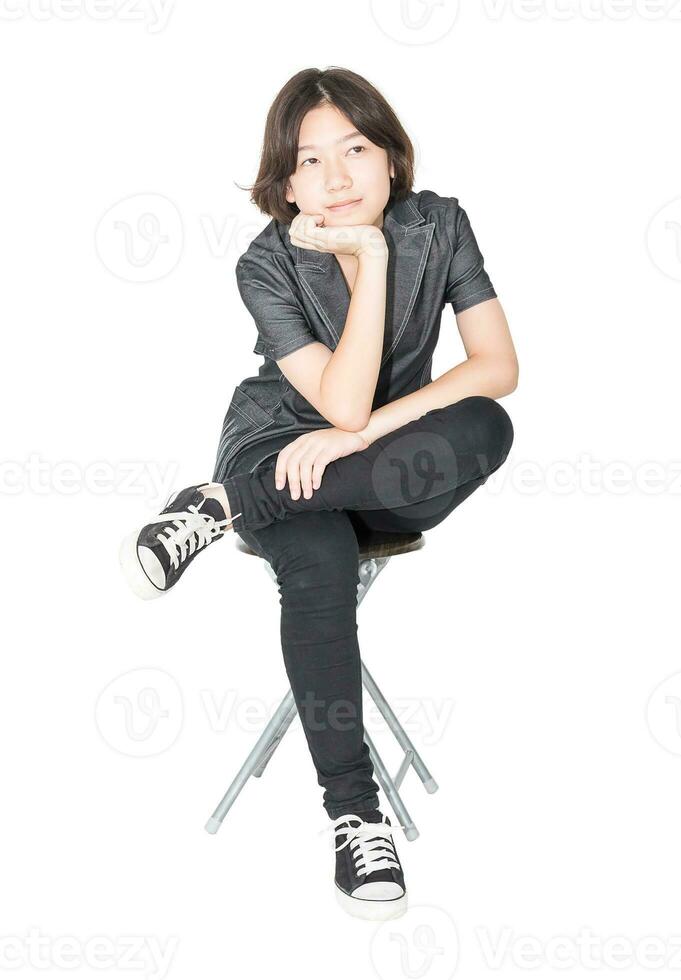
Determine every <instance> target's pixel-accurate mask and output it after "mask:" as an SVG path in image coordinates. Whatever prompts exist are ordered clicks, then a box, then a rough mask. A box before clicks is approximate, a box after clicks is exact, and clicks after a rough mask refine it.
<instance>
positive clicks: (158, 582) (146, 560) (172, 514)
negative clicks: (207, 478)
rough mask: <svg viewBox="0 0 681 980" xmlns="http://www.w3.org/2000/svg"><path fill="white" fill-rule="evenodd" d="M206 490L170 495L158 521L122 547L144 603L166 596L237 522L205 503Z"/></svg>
mask: <svg viewBox="0 0 681 980" xmlns="http://www.w3.org/2000/svg"><path fill="white" fill-rule="evenodd" d="M206 486H208V484H207V483H200V484H198V486H194V487H186V488H185V489H184V490H179V491H177V492H174V493H171V495H170V496H169V497H168V500H167V501H166V505H165V507H164V508H163V510H162V511H161V513H160V514H159V516H158V517H157V518H156V520H154V521H152V523H151V524H145V526H144V527H143V528H142V530H141V531H140V530H135V531H132V532H131V533H130V534H129V535H128V536H127V537H126V538H125V539H124V540H123V542H122V543H121V547H120V551H119V556H118V557H119V561H120V564H121V568H122V569H123V573H124V574H125V577H126V578H127V580H128V584H129V585H130V588H131V589H132V590H133V592H135V594H136V595H138V596H140V598H142V599H155V598H156V597H157V596H160V595H164V593H166V592H168V591H169V590H170V589H171V588H172V587H173V585H175V583H176V582H177V581H178V579H179V578H180V576H181V575H182V573H183V572H184V570H185V569H186V568H187V566H188V565H189V563H190V562H191V561H192V560H193V559H194V558H195V557H196V556H197V555H198V554H199V551H200V550H205V548H206V547H207V545H209V544H212V542H213V541H217V539H218V538H222V537H224V532H225V530H226V529H227V528H228V527H230V526H231V523H232V521H233V520H234V518H236V517H239V514H233V515H232V517H230V518H227V517H226V515H225V511H224V508H223V506H222V504H221V503H220V501H219V500H215V498H214V497H204V495H203V494H202V493H201V487H206Z"/></svg>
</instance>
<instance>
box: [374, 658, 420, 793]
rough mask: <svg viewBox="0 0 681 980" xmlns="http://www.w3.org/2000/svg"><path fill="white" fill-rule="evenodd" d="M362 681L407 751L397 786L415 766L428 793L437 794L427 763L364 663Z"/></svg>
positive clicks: (396, 780) (399, 771)
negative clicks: (410, 767) (411, 767)
mask: <svg viewBox="0 0 681 980" xmlns="http://www.w3.org/2000/svg"><path fill="white" fill-rule="evenodd" d="M362 680H363V682H364V686H365V687H366V689H367V691H368V692H369V694H370V695H371V697H372V698H373V700H374V703H375V705H376V707H377V708H378V710H379V711H380V712H381V714H382V715H383V717H384V718H385V720H386V722H387V723H388V726H389V727H390V730H391V731H392V733H393V735H394V736H395V738H396V739H397V741H398V742H399V744H400V746H401V748H403V749H404V751H405V756H404V760H403V761H402V765H401V766H400V768H399V770H398V772H397V775H396V776H395V786H399V785H400V783H401V782H402V780H403V779H404V774H405V773H406V771H407V769H408V768H409V766H413V767H414V769H415V770H416V772H417V773H418V774H419V776H420V777H421V782H422V783H423V785H424V787H425V789H426V791H427V792H428V793H435V792H436V790H437V789H438V785H437V783H436V782H435V780H434V779H433V777H432V776H431V774H430V772H429V771H428V767H427V766H426V764H425V762H424V761H423V759H422V758H421V756H420V755H419V754H418V752H417V751H416V749H415V748H414V745H413V743H412V741H411V739H410V738H409V736H408V735H407V733H406V732H405V730H404V728H403V727H402V725H401V724H400V721H399V719H398V718H397V716H396V715H395V712H394V711H393V709H392V708H391V707H390V705H389V704H388V702H387V701H386V699H385V698H384V697H383V694H382V693H381V691H380V690H379V688H378V685H377V684H376V681H375V680H374V679H373V677H372V676H371V674H370V673H369V671H368V670H367V668H366V665H365V664H364V661H362Z"/></svg>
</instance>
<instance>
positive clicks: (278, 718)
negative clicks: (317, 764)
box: [206, 689, 296, 834]
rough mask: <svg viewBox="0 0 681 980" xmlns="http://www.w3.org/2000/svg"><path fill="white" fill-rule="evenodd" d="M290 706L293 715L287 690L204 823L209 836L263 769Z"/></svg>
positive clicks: (282, 728) (273, 748)
mask: <svg viewBox="0 0 681 980" xmlns="http://www.w3.org/2000/svg"><path fill="white" fill-rule="evenodd" d="M291 705H293V709H294V710H293V713H295V711H296V703H295V700H294V698H293V691H291V690H290V689H289V691H288V693H287V694H286V695H285V696H284V699H283V701H282V702H281V704H280V705H279V707H278V708H277V710H276V711H275V713H274V714H273V715H272V718H271V719H270V721H269V722H268V724H267V727H266V728H265V730H264V732H263V733H262V735H261V736H260V738H259V739H258V741H257V742H256V743H255V745H254V747H253V748H252V750H251V751H250V752H249V754H248V757H247V759H246V761H245V762H244V764H243V765H242V767H241V769H239V771H238V773H237V774H236V776H235V777H234V779H233V781H232V784H231V786H230V787H229V789H228V790H227V792H226V793H225V795H224V796H223V797H222V799H221V800H220V802H219V803H218V805H217V807H216V808H215V810H214V811H213V814H212V816H211V817H210V819H209V820H208V822H207V823H206V830H207V831H208V833H209V834H215V833H217V831H218V830H219V829H220V825H221V823H222V821H223V820H224V819H225V814H226V813H227V811H228V810H229V808H230V807H231V805H232V803H234V800H235V799H236V798H237V796H238V795H239V793H240V792H241V790H242V789H243V787H244V784H245V782H246V780H247V779H248V777H249V776H252V775H254V774H255V771H256V770H257V769H259V768H260V767H261V766H262V767H263V768H264V765H263V762H266V761H267V759H268V758H269V757H270V756H271V754H272V752H274V750H275V748H276V747H277V745H278V744H279V742H280V741H281V738H282V737H283V735H284V732H285V731H286V728H288V724H287V721H288V719H289V716H291V717H292V712H291Z"/></svg>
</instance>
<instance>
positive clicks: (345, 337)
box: [121, 68, 518, 918]
mask: <svg viewBox="0 0 681 980" xmlns="http://www.w3.org/2000/svg"><path fill="white" fill-rule="evenodd" d="M413 164H414V154H413V148H412V145H411V143H410V141H409V138H408V137H407V134H406V133H405V131H404V129H403V128H402V126H401V125H400V122H399V120H398V119H397V117H396V115H395V113H394V112H393V110H392V109H391V107H390V106H389V105H388V103H387V102H386V101H385V99H384V98H383V97H382V95H381V94H380V93H379V92H378V91H377V90H376V89H375V88H374V87H373V85H371V84H370V83H369V82H368V81H366V80H365V79H364V78H362V77H361V76H359V75H357V74H355V73H354V72H351V71H348V70H344V69H340V68H329V69H326V70H324V71H319V70H317V69H313V68H310V69H306V70H305V71H301V72H299V73H298V74H296V75H294V76H293V77H292V78H291V79H290V80H289V81H288V82H287V83H286V85H285V86H284V87H283V89H282V90H281V91H280V92H279V94H278V95H277V97H276V99H275V101H274V103H273V105H272V107H271V109H270V111H269V114H268V117H267V122H266V127H265V138H264V144H263V150H262V158H261V162H260V169H259V172H258V176H257V179H256V182H255V184H254V185H253V187H252V188H251V192H252V193H251V199H252V200H253V201H254V202H255V204H256V205H257V206H258V208H259V209H260V210H261V211H262V212H264V213H265V214H268V215H270V216H271V218H272V220H271V221H270V223H269V224H268V225H267V227H266V228H264V229H263V231H262V232H261V233H260V234H259V235H258V236H257V237H256V238H255V240H254V241H253V242H252V243H251V245H250V246H249V248H248V249H247V250H246V252H245V253H244V254H243V255H242V256H241V257H240V259H239V261H238V263H237V268H236V275H237V282H238V286H239V291H240V294H241V297H242V299H243V301H244V304H245V305H246V307H247V309H248V310H249V312H250V313H251V315H252V316H253V319H254V320H255V324H256V327H257V331H258V339H257V342H256V344H255V347H254V351H255V353H257V354H261V355H263V363H262V365H261V366H260V368H259V372H258V374H257V375H256V376H253V377H250V378H246V379H245V380H244V381H242V382H241V384H239V385H237V386H236V388H235V389H234V393H233V396H232V399H231V402H230V405H229V408H228V410H227V414H226V416H225V418H224V422H223V426H222V433H221V438H220V442H219V447H218V452H217V458H216V462H215V467H214V471H213V476H212V480H211V482H209V483H202V484H199V485H197V486H191V487H186V488H185V489H183V490H181V491H179V492H178V493H176V494H175V495H173V496H171V498H170V499H169V501H168V502H167V504H166V507H165V508H164V510H163V511H161V513H160V514H159V515H158V517H157V518H156V519H155V520H154V521H152V522H151V523H150V524H147V525H146V526H145V527H143V528H142V529H136V530H135V531H134V532H133V533H132V534H131V535H130V536H129V537H128V539H126V541H125V542H123V545H122V550H121V562H122V565H123V568H124V571H125V573H126V575H127V577H128V580H129V582H130V585H131V586H132V588H133V589H134V590H135V591H136V592H137V594H138V595H140V596H142V597H143V598H154V597H156V596H160V595H163V594H164V593H166V592H168V591H169V590H170V589H171V588H172V587H173V585H174V584H175V583H176V582H177V581H178V580H179V578H180V576H181V575H182V574H183V572H184V571H185V569H186V568H187V567H188V565H189V564H190V562H191V561H192V560H193V559H194V558H195V557H196V555H197V554H200V553H202V552H203V551H205V549H206V547H207V545H209V544H210V543H211V542H212V541H215V540H217V539H218V538H221V537H223V536H224V533H225V532H226V531H227V530H229V529H233V530H234V531H236V533H237V534H238V535H239V536H240V537H241V538H242V539H243V540H244V541H245V542H246V543H247V544H248V545H249V547H250V548H251V549H252V550H253V551H255V552H256V553H257V554H259V555H261V556H262V557H263V558H265V559H266V560H267V561H269V562H270V564H271V565H272V568H273V569H274V570H275V572H276V574H277V581H278V583H279V592H280V596H281V641H282V650H283V655H284V662H285V666H286V671H287V674H288V677H289V680H290V682H291V687H292V690H293V694H294V697H295V700H296V704H297V706H298V711H299V714H300V718H301V722H302V725H303V730H304V732H305V736H306V739H307V742H308V745H309V749H310V753H311V756H312V759H313V762H314V765H315V768H316V771H317V778H318V782H319V784H320V786H323V787H324V790H325V792H324V807H325V809H326V812H327V814H328V816H329V817H330V818H331V820H332V827H331V828H330V829H331V830H332V831H333V832H334V833H335V835H336V839H337V841H339V842H340V843H339V844H338V847H337V848H336V852H337V853H336V871H335V884H336V894H337V896H338V899H339V901H340V902H341V904H342V905H343V907H344V908H345V909H346V910H347V911H348V912H350V913H351V914H354V915H359V916H364V917H368V918H388V917H393V916H396V915H400V914H402V913H403V912H404V910H405V909H406V901H407V896H406V887H405V883H404V875H403V870H402V867H401V864H400V861H399V858H398V856H397V852H396V849H395V845H394V841H393V840H392V831H391V825H390V821H389V819H388V818H387V817H385V816H383V814H382V813H381V811H380V809H379V799H378V795H377V793H378V789H379V787H378V785H377V783H376V782H375V781H374V780H373V778H372V775H373V768H372V764H371V760H370V757H369V750H368V747H367V745H366V743H365V742H364V735H363V732H364V729H363V722H362V683H361V671H360V651H359V647H358V643H357V621H356V600H357V584H358V536H359V535H360V534H362V533H371V531H372V530H373V531H380V532H381V533H387V534H390V533H396V532H404V531H406V530H408V531H415V530H418V531H423V530H427V529H430V528H432V527H435V526H436V525H437V524H440V523H441V522H442V521H443V520H444V519H445V518H446V517H447V515H448V514H450V513H451V512H452V511H453V510H454V509H455V508H456V507H457V506H458V505H459V504H460V503H461V502H462V501H463V500H465V499H466V497H468V496H469V495H470V494H471V493H472V492H473V491H474V490H475V489H476V487H479V486H481V485H482V484H483V483H484V482H485V481H486V480H487V478H488V477H489V475H490V474H491V473H493V472H494V471H495V470H496V469H498V468H499V467H500V466H501V465H502V463H503V462H504V460H505V459H506V457H507V455H508V453H509V450H510V448H511V444H512V442H513V426H512V423H511V420H510V418H509V416H508V414H507V413H506V411H505V410H504V409H503V408H502V407H501V406H500V405H499V403H498V402H497V401H496V400H495V399H497V398H499V397H501V396H503V395H506V394H508V393H509V392H511V391H513V390H514V389H515V387H516V384H517V376H518V364H517V360H516V355H515V350H514V347H513V342H512V340H511V336H510V333H509V329H508V324H507V321H506V318H505V316H504V313H503V310H502V308H501V305H500V303H499V300H498V299H497V295H496V292H495V290H494V288H493V286H492V283H491V281H490V279H489V276H488V274H487V272H486V271H485V268H484V264H483V256H482V254H481V252H480V250H479V248H478V245H477V242H476V239H475V236H474V234H473V231H472V229H471V225H470V222H469V220H468V216H467V214H466V212H465V211H464V209H463V208H462V207H461V206H460V204H459V202H458V200H457V198H455V197H440V196H439V195H438V194H436V193H435V192H434V191H427V190H422V191H418V192H417V191H414V190H412V185H413ZM446 303H451V304H452V306H453V308H454V313H455V315H456V322H457V326H458V329H459V331H460V334H461V337H462V339H463V343H464V346H465V349H466V354H467V360H465V361H464V362H463V363H462V364H459V365H457V366H455V367H453V368H452V369H451V370H449V371H447V372H446V373H445V374H443V375H441V377H439V378H437V379H436V380H435V381H432V380H431V376H430V374H431V365H432V358H433V351H434V349H435V345H436V343H437V339H438V333H439V329H440V318H441V314H442V310H443V309H444V306H445V304H446ZM310 702H312V703H314V704H315V710H314V712H311V711H310V710H309V704H310ZM341 702H342V703H343V704H344V705H345V706H351V707H352V709H353V711H352V712H351V714H352V718H353V721H352V722H351V723H350V724H348V723H347V720H346V718H345V717H344V719H343V724H342V725H339V724H338V723H337V722H336V721H335V720H334V719H335V715H332V712H333V711H334V710H335V707H334V706H337V705H338V704H339V703H341Z"/></svg>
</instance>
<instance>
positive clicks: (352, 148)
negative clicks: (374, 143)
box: [300, 144, 366, 167]
mask: <svg viewBox="0 0 681 980" xmlns="http://www.w3.org/2000/svg"><path fill="white" fill-rule="evenodd" d="M350 150H361V151H362V152H364V151H365V150H366V146H361V145H359V144H358V145H357V146H351V147H350ZM350 150H348V153H349V152H350ZM354 155H355V156H357V155H358V154H354ZM311 160H314V161H316V160H317V157H307V159H306V160H303V162H302V163H301V164H300V166H301V167H304V166H305V164H306V163H310V161H311Z"/></svg>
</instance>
